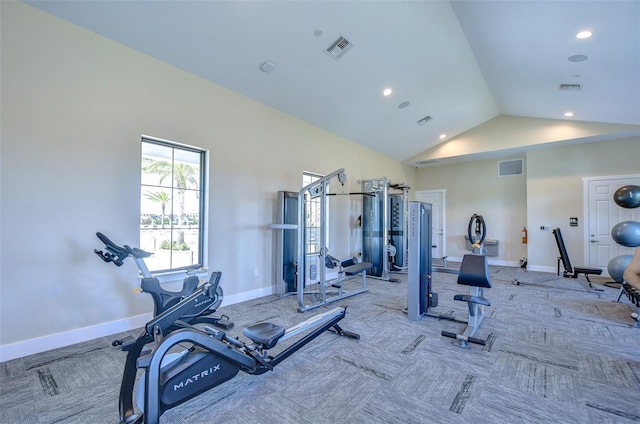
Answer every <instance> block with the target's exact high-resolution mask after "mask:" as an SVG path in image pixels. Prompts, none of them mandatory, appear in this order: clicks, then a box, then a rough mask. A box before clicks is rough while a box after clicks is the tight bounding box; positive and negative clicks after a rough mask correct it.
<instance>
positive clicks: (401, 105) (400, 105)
mask: <svg viewBox="0 0 640 424" xmlns="http://www.w3.org/2000/svg"><path fill="white" fill-rule="evenodd" d="M407 106H409V102H402V103H400V104H399V105H398V109H404V108H405V107H407Z"/></svg>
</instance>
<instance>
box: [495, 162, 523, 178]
mask: <svg viewBox="0 0 640 424" xmlns="http://www.w3.org/2000/svg"><path fill="white" fill-rule="evenodd" d="M498 168H499V175H500V176H501V177H508V176H510V175H522V174H524V161H523V160H522V159H515V160H503V161H500V162H498Z"/></svg>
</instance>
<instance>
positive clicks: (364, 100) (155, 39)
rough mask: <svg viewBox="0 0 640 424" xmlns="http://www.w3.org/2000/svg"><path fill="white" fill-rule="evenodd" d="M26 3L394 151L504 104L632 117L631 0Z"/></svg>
mask: <svg viewBox="0 0 640 424" xmlns="http://www.w3.org/2000/svg"><path fill="white" fill-rule="evenodd" d="M26 2H27V3H29V4H31V5H33V6H35V7H38V8H40V9H43V10H45V11H48V12H50V13H52V14H54V15H56V16H59V17H61V18H63V19H66V20H68V21H70V22H73V23H75V24H77V25H80V26H82V27H85V28H87V29H90V30H91V31H94V32H96V33H98V34H101V35H103V36H105V37H108V38H110V39H113V40H116V41H118V42H120V43H122V44H125V45H128V46H130V47H132V48H134V49H136V50H139V51H141V52H144V53H146V54H149V55H151V56H154V57H156V58H158V59H161V60H163V61H165V62H168V63H170V64H173V65H175V66H177V67H179V68H182V69H184V70H185V71H188V72H191V73H193V74H196V75H199V76H201V77H203V78H206V79H208V80H211V81H213V82H215V83H217V84H220V85H222V86H225V87H227V88H229V89H231V90H233V91H236V92H238V93H241V94H244V95H246V96H248V97H251V98H253V99H255V100H257V101H259V102H261V103H264V104H267V105H270V106H272V107H274V108H276V109H279V110H281V111H283V112H286V113H288V114H290V115H293V116H295V117H297V118H300V119H302V120H304V121H307V122H309V123H311V124H314V125H316V126H318V127H321V128H324V129H326V130H327V131H330V132H332V133H334V134H337V135H339V136H342V137H344V138H347V139H349V140H352V141H354V142H356V143H359V144H362V145H364V146H367V147H369V148H371V149H373V150H376V151H378V152H380V153H382V154H384V155H387V156H389V157H392V158H395V159H398V160H405V159H407V158H410V157H412V156H414V155H416V154H418V153H420V152H422V151H425V150H427V149H429V148H431V147H433V146H435V145H436V144H438V143H440V142H441V141H442V140H440V139H439V135H440V134H447V138H446V139H450V138H452V137H455V136H456V135H458V134H461V133H463V132H465V131H467V130H469V129H471V128H473V127H475V126H477V125H479V124H481V123H483V122H486V121H488V120H489V119H491V118H494V117H495V116H497V115H500V114H503V115H516V116H525V117H534V118H551V119H566V118H564V117H563V113H564V112H566V111H572V112H574V114H575V115H574V117H573V118H571V119H574V120H578V121H588V122H606V123H618V124H634V125H640V1H637V0H632V1H610V0H609V1H572V0H564V1H520V0H512V1H477V0H476V1H457V0H454V1H450V2H449V1H149V0H147V1H77V2H70V1H58V0H50V1H26ZM584 29H588V30H591V31H592V32H593V34H594V35H593V36H592V37H591V38H589V39H586V40H579V39H577V38H576V37H575V35H576V33H577V32H579V31H581V30H584ZM316 30H320V31H321V32H322V34H321V35H319V36H318V35H316ZM339 36H344V37H345V38H347V39H348V40H349V41H350V42H351V43H352V45H353V47H352V48H351V49H350V50H349V51H348V52H347V53H346V54H345V55H344V56H343V57H342V58H341V59H339V60H337V61H336V60H334V59H333V58H331V57H330V56H329V55H328V54H326V53H325V52H324V50H325V49H326V48H327V47H329V45H330V44H331V43H332V42H333V41H335V40H336V39H337V38H338V37H339ZM572 55H586V56H587V57H588V60H586V61H583V62H571V61H569V60H568V57H570V56H572ZM265 61H270V62H272V63H273V64H274V65H275V69H274V70H273V71H272V72H270V73H265V72H262V71H261V70H260V65H261V64H262V63H263V62H265ZM565 83H569V84H582V90H581V91H579V92H561V91H560V90H559V86H560V84H565ZM387 87H389V88H392V89H393V93H392V94H391V95H390V96H388V97H384V96H382V91H383V89H384V88H387ZM405 101H407V102H410V105H409V106H408V107H406V108H404V109H400V108H398V106H399V104H400V103H402V102H405ZM427 115H428V116H431V117H432V120H430V121H429V122H428V123H426V124H425V125H422V126H420V125H418V124H417V121H418V120H420V119H421V118H423V117H425V116H427Z"/></svg>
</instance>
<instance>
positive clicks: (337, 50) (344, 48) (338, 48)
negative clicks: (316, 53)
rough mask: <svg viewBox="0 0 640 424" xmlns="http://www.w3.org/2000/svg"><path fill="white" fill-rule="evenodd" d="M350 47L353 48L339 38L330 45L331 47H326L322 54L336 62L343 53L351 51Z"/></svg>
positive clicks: (347, 41) (344, 39)
mask: <svg viewBox="0 0 640 424" xmlns="http://www.w3.org/2000/svg"><path fill="white" fill-rule="evenodd" d="M351 47H353V44H351V43H350V42H349V40H347V39H346V38H344V37H343V36H340V37H338V39H337V40H336V41H334V42H333V43H331V45H330V46H329V47H327V49H326V50H325V51H324V52H325V53H326V54H328V55H329V56H331V57H332V58H333V59H334V60H338V59H340V58H341V57H342V56H344V55H345V53H346V52H348V51H349V50H350V49H351Z"/></svg>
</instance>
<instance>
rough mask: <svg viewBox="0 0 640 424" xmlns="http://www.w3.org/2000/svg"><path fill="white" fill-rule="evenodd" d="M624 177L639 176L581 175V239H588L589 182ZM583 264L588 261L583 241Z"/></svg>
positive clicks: (587, 253) (639, 175)
mask: <svg viewBox="0 0 640 424" xmlns="http://www.w3.org/2000/svg"><path fill="white" fill-rule="evenodd" d="M626 178H630V179H631V178H640V174H624V175H603V176H596V177H582V222H584V225H583V226H582V227H583V234H582V237H583V240H585V241H586V240H589V183H590V182H591V181H603V180H621V179H626ZM583 245H584V247H583V262H582V263H583V264H588V263H589V244H588V243H583Z"/></svg>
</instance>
